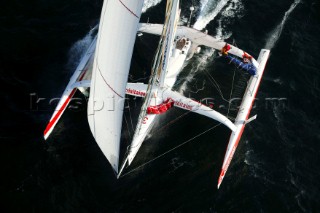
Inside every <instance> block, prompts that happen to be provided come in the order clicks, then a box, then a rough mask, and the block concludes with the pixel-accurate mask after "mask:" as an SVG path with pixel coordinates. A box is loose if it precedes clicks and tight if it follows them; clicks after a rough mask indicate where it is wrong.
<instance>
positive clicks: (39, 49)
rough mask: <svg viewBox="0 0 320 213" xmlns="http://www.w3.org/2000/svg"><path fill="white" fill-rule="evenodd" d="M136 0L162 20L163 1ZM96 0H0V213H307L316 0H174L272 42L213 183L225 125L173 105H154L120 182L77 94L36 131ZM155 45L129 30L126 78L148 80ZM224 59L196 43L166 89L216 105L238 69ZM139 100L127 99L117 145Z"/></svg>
mask: <svg viewBox="0 0 320 213" xmlns="http://www.w3.org/2000/svg"><path fill="white" fill-rule="evenodd" d="M146 2H147V3H148V5H146V7H145V10H146V12H144V13H143V15H142V17H141V22H147V21H149V22H150V23H163V20H164V11H165V4H166V2H165V0H162V1H161V0H148V1H147V0H146ZM102 3H103V1H102V0H90V1H89V0H81V1H79V0H77V1H76V0H69V1H62V0H55V1H49V0H48V1H43V0H30V1H21V0H12V1H5V2H4V1H3V2H1V7H0V36H1V39H0V54H1V55H0V87H1V90H0V98H1V111H0V164H1V167H0V171H1V175H0V196H1V199H0V200H1V202H0V212H3V213H7V212H41V213H42V212H55V213H56V212H63V213H64V212H77V213H79V212H254V213H256V212H290V213H291V212H320V181H319V180H320V166H319V165H320V155H319V150H320V120H319V109H320V68H319V67H320V60H319V58H320V53H319V50H320V49H319V48H320V46H319V44H320V39H319V38H320V37H319V35H320V2H319V1H318V0H281V1H279V0H268V1H254V0H201V1H199V0H194V1H186V0H182V1H181V8H182V11H181V15H182V16H185V17H189V15H190V11H189V7H190V6H192V5H194V6H195V12H194V14H193V16H192V21H191V23H192V24H194V26H195V27H196V28H197V29H199V30H202V29H207V30H208V34H210V35H212V36H215V37H218V38H221V39H225V40H226V41H228V42H229V43H232V44H234V45H236V46H238V47H240V48H242V49H244V50H246V51H247V52H249V53H250V54H252V55H253V56H254V57H257V56H258V55H259V52H260V49H262V48H268V49H271V55H270V58H269V61H268V63H267V67H266V70H265V74H264V77H263V79H262V82H261V86H260V90H259V92H258V94H257V100H256V102H255V105H254V107H253V110H252V113H251V115H255V114H257V115H258V117H257V119H256V120H255V121H253V122H251V123H250V124H248V125H247V126H246V129H245V131H244V134H243V137H242V139H241V141H240V144H239V146H238V149H237V151H236V153H235V155H234V159H233V161H232V162H231V165H230V167H229V170H228V172H227V174H226V177H225V179H224V181H223V183H222V185H221V187H220V189H219V190H217V180H218V175H219V173H220V169H221V165H222V161H223V157H224V153H225V150H226V147H227V142H228V139H229V136H230V131H229V130H228V129H227V128H225V127H223V126H222V125H220V126H218V127H216V128H214V129H212V130H211V131H207V130H209V129H210V128H212V127H213V126H215V125H217V123H216V122H215V121H213V120H211V119H208V118H204V117H202V116H200V115H196V114H193V113H185V111H183V110H180V109H172V110H170V111H169V112H168V113H166V114H164V115H161V116H160V118H159V119H158V120H157V122H156V124H155V126H154V128H153V130H152V131H151V132H150V135H149V136H148V138H147V139H146V141H145V142H144V144H143V146H142V148H141V150H140V151H139V153H138V155H137V158H136V159H135V161H134V162H133V164H132V165H131V166H130V167H129V168H127V169H126V170H125V172H124V173H125V175H124V176H123V177H121V178H120V179H119V180H117V179H116V177H115V175H114V173H113V171H112V169H111V166H110V165H109V163H108V161H107V160H106V159H105V157H104V156H103V154H102V152H101V151H100V149H99V147H98V146H97V144H96V143H95V141H94V139H93V137H92V134H91V132H90V129H89V125H88V122H87V116H86V100H85V98H84V96H83V95H82V94H81V93H80V92H79V93H76V97H77V98H78V99H77V100H76V102H72V103H71V105H70V107H69V108H68V110H67V111H66V112H65V113H64V115H63V116H62V118H61V120H60V121H59V123H58V124H57V126H56V128H55V130H54V132H53V133H52V135H51V136H50V138H49V139H48V140H47V141H44V139H43V131H44V129H45V127H46V124H47V122H48V121H49V119H50V116H51V114H52V112H53V110H54V107H55V104H56V102H53V103H50V100H52V98H59V97H60V95H61V94H62V92H63V90H64V88H65V86H66V85H67V83H68V81H69V78H70V77H71V75H72V73H73V71H74V69H75V68H76V66H77V64H78V63H79V61H80V59H81V56H82V55H83V54H84V52H85V50H86V48H87V47H88V45H89V44H90V42H91V41H92V39H93V37H92V35H91V34H90V33H89V32H90V29H92V28H93V27H94V26H95V25H96V24H97V23H98V22H99V17H100V12H101V8H102ZM157 42H158V38H157V37H156V36H150V35H143V36H140V37H137V40H136V44H135V48H134V54H133V59H132V62H131V70H130V76H129V78H130V81H142V82H147V78H148V75H149V74H150V67H151V63H152V59H153V55H154V53H155V50H156V47H157ZM230 66H231V65H228V64H226V63H224V62H223V61H222V60H221V58H219V56H218V54H217V52H215V51H213V50H211V49H209V48H205V47H202V49H201V52H200V53H199V54H197V55H195V56H194V57H193V58H192V59H191V60H189V61H188V62H187V63H186V64H185V67H184V69H183V70H182V72H181V74H180V76H179V79H178V81H177V84H176V86H175V89H176V90H177V91H180V92H181V93H183V94H184V95H186V96H190V97H192V98H195V99H201V98H204V97H209V98H211V99H213V100H214V101H215V105H214V106H216V107H218V108H219V110H222V111H223V110H226V103H227V102H225V99H229V98H230V97H231V96H230V94H231V93H230V92H231V90H230V88H231V85H234V87H233V88H234V90H233V93H232V97H236V96H237V95H241V91H242V92H243V91H244V89H245V86H244V85H243V82H246V80H245V78H246V77H247V76H246V75H243V74H241V71H239V70H236V69H235V68H234V67H231V68H230ZM234 73H236V74H235V75H234ZM233 76H235V78H234V80H233ZM139 79H140V80H139ZM215 82H217V83H215ZM232 82H234V84H233V83H232ZM219 91H220V92H219ZM141 103H142V100H141V99H132V98H131V99H129V100H128V101H127V103H126V108H125V116H124V117H125V118H126V122H125V121H124V122H123V135H122V140H121V143H122V144H121V148H122V150H124V149H125V148H126V146H128V145H129V144H130V140H131V139H132V134H133V128H134V127H135V124H136V121H137V115H138V112H139V108H140V106H141ZM129 109H130V110H129ZM234 114H235V112H234V110H233V109H231V110H230V114H229V116H230V117H231V119H232V117H233V116H235V115H234ZM204 131H207V132H206V133H205V134H201V133H203V132H204ZM185 142H186V143H185ZM182 143H185V144H184V145H183V146H180V147H178V148H176V149H174V150H173V151H170V152H168V153H167V154H165V155H162V154H163V153H166V152H167V151H168V150H171V149H172V148H175V147H177V146H179V145H180V144H182ZM153 159H155V160H153ZM149 161H151V162H150V163H147V164H144V163H146V162H149ZM141 165H142V166H141ZM139 166H140V167H139ZM135 168H137V169H135ZM134 169H135V170H134Z"/></svg>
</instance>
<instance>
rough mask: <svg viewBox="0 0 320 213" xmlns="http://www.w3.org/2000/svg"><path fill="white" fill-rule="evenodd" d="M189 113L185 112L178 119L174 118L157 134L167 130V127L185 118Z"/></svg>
mask: <svg viewBox="0 0 320 213" xmlns="http://www.w3.org/2000/svg"><path fill="white" fill-rule="evenodd" d="M190 112H191V111H187V112H185V113H183V114H182V115H180V116H179V117H176V118H175V119H174V120H172V121H170V122H169V123H167V124H166V125H164V126H162V127H161V128H160V129H158V132H161V131H163V130H164V129H165V128H167V127H168V126H171V125H172V124H174V123H175V122H177V121H178V120H180V119H181V118H182V117H184V116H186V115H187V114H189V113H190Z"/></svg>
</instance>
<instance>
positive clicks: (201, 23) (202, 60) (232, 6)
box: [179, 0, 243, 92]
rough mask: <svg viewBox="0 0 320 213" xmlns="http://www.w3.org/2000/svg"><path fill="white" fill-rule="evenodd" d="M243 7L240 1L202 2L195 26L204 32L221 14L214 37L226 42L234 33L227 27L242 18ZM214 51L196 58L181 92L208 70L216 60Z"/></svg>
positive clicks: (207, 51)
mask: <svg viewBox="0 0 320 213" xmlns="http://www.w3.org/2000/svg"><path fill="white" fill-rule="evenodd" d="M242 11H243V6H242V3H241V1H239V0H232V1H230V2H229V1H227V0H220V1H219V2H211V1H209V0H202V1H201V5H200V14H199V16H198V18H197V20H196V22H195V24H194V26H193V28H195V29H197V30H203V29H205V28H206V27H207V25H208V24H209V23H210V22H212V21H214V19H215V17H216V16H217V15H219V14H221V17H220V18H219V20H218V21H217V22H218V25H219V26H218V27H217V29H216V35H215V36H214V37H216V38H218V39H221V40H224V39H228V38H230V37H231V35H232V32H231V31H228V30H227V27H226V25H227V24H229V22H230V19H234V18H238V17H241V14H242ZM214 51H215V50H214V49H205V51H203V52H202V53H200V54H201V56H199V57H195V61H193V65H192V69H191V70H190V72H189V74H188V76H187V77H186V78H185V81H184V82H183V83H182V84H181V86H180V88H179V92H183V91H185V90H186V89H187V84H188V83H190V82H192V80H193V79H194V76H195V74H196V73H197V72H198V71H201V70H204V69H206V67H207V66H206V65H207V64H208V63H212V61H213V60H214V57H213V53H214Z"/></svg>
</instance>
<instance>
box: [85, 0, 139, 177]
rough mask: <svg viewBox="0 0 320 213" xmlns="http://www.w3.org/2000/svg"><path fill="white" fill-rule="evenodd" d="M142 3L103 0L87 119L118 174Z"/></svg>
mask: <svg viewBox="0 0 320 213" xmlns="http://www.w3.org/2000/svg"><path fill="white" fill-rule="evenodd" d="M142 5H143V0H135V1H132V0H107V1H104V4H103V8H102V13H101V18H100V25H99V32H98V39H97V46H96V52H95V58H94V62H93V70H92V79H91V91H90V97H89V101H88V112H87V114H88V122H89V126H90V129H91V132H92V134H93V136H94V138H95V140H96V142H97V144H98V145H99V147H100V149H101V150H102V152H103V154H104V155H105V156H106V158H107V159H108V161H109V162H110V164H111V166H112V168H113V170H114V171H115V172H116V173H118V164H119V153H120V136H121V127H122V116H123V108H124V96H125V88H126V84H127V78H128V73H129V69H130V62H131V57H132V52H133V46H134V42H135V38H136V33H137V28H138V24H139V19H140V15H141V10H142Z"/></svg>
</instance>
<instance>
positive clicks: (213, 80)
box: [204, 70, 230, 103]
mask: <svg viewBox="0 0 320 213" xmlns="http://www.w3.org/2000/svg"><path fill="white" fill-rule="evenodd" d="M204 71H205V74H206V75H207V77H208V78H209V81H210V82H211V84H212V85H213V86H214V87H215V88H216V89H217V91H218V93H219V94H220V96H221V98H222V100H224V101H226V102H228V103H229V102H230V100H227V99H226V98H225V97H224V96H223V93H222V91H221V88H220V86H219V84H218V83H217V81H216V80H215V79H214V78H213V77H212V76H211V75H210V73H209V72H208V71H207V70H204Z"/></svg>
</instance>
